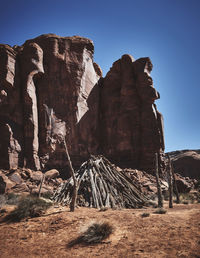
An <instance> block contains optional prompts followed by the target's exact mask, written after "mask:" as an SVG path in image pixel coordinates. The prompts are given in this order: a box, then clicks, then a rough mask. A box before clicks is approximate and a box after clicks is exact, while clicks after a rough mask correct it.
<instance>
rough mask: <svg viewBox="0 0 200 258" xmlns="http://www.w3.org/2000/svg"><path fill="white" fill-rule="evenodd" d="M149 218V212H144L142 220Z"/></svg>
mask: <svg viewBox="0 0 200 258" xmlns="http://www.w3.org/2000/svg"><path fill="white" fill-rule="evenodd" d="M149 216H150V213H149V212H144V213H142V214H141V217H142V218H145V217H149Z"/></svg>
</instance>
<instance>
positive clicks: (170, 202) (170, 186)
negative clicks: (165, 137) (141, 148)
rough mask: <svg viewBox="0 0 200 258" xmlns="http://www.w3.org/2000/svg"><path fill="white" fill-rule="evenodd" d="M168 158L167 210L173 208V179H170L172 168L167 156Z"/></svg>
mask: <svg viewBox="0 0 200 258" xmlns="http://www.w3.org/2000/svg"><path fill="white" fill-rule="evenodd" d="M167 157H168V164H169V165H168V171H167V172H168V184H169V208H173V179H172V167H171V160H170V157H169V154H167Z"/></svg>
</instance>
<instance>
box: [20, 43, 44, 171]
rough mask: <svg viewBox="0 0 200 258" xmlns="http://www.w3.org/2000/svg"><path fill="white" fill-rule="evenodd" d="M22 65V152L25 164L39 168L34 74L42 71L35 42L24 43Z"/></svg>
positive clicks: (41, 52)
mask: <svg viewBox="0 0 200 258" xmlns="http://www.w3.org/2000/svg"><path fill="white" fill-rule="evenodd" d="M21 66H22V67H23V74H22V83H23V101H24V106H23V107H24V145H25V146H24V152H25V164H24V165H25V166H28V167H30V168H32V169H36V170H37V169H40V161H39V157H38V149H39V141H38V108H37V90H36V87H35V84H34V76H37V75H38V74H41V73H43V72H44V70H43V51H42V49H41V48H40V47H39V46H38V45H37V44H36V43H30V44H25V46H24V49H23V52H22V55H21Z"/></svg>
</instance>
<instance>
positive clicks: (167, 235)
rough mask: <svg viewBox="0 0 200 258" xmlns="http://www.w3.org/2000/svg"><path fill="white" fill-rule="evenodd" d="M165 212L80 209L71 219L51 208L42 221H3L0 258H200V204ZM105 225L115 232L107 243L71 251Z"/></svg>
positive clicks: (62, 209) (64, 210) (59, 209)
mask: <svg viewBox="0 0 200 258" xmlns="http://www.w3.org/2000/svg"><path fill="white" fill-rule="evenodd" d="M166 205H167V204H165V206H166ZM9 209H11V207H7V210H9ZM166 209H167V213H166V214H154V213H153V212H154V211H155V208H147V209H123V210H112V209H108V210H106V211H99V210H97V209H93V208H77V209H76V210H75V212H74V213H72V212H70V211H69V208H68V207H62V206H59V207H58V206H53V207H51V208H50V209H49V210H48V211H47V214H45V215H43V216H42V217H37V218H32V219H28V220H24V221H21V222H18V223H8V222H2V218H3V216H1V218H0V219H1V223H0V257H1V258H8V257H9V258H10V257H20V258H23V257H170V258H173V257H200V204H188V205H184V204H175V206H174V208H173V209H168V208H166ZM143 213H149V214H150V215H149V217H142V216H141V215H142V214H143ZM102 221H103V222H104V221H105V222H109V223H110V224H112V225H113V227H114V232H113V233H112V234H111V235H110V237H109V238H108V239H106V240H105V241H103V242H102V243H99V244H95V245H82V244H78V245H74V246H73V247H69V246H68V243H69V242H70V241H72V240H73V239H76V238H77V237H78V236H79V235H80V234H81V232H83V231H84V230H86V228H87V227H88V226H89V225H91V224H92V223H93V222H102Z"/></svg>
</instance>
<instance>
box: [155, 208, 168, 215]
mask: <svg viewBox="0 0 200 258" xmlns="http://www.w3.org/2000/svg"><path fill="white" fill-rule="evenodd" d="M154 213H155V214H165V213H167V210H165V209H164V208H158V209H156V210H155V211H154Z"/></svg>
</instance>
